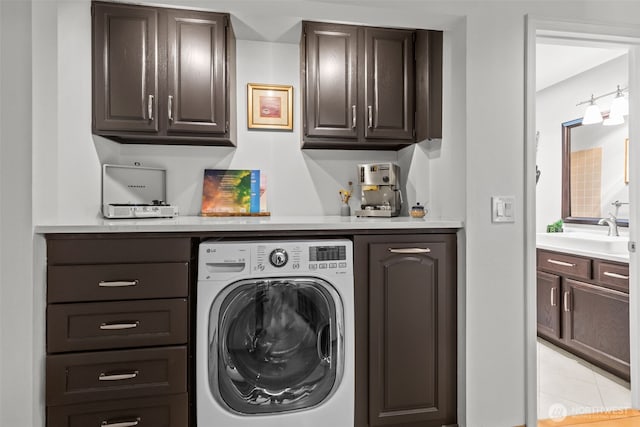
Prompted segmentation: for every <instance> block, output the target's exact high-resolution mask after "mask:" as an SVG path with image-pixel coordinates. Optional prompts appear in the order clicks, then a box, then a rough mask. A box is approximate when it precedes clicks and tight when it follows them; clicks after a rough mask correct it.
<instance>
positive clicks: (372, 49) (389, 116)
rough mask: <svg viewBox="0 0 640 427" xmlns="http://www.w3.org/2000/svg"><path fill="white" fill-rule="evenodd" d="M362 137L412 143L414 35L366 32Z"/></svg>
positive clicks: (378, 29)
mask: <svg viewBox="0 0 640 427" xmlns="http://www.w3.org/2000/svg"><path fill="white" fill-rule="evenodd" d="M364 34H365V36H364V39H365V81H366V83H365V86H366V87H365V109H366V111H365V112H364V113H365V117H366V123H365V125H366V126H365V137H366V138H382V139H400V140H403V139H404V140H411V139H413V129H414V127H413V122H414V96H415V89H414V87H415V86H414V85H415V80H414V53H413V32H412V31H404V30H390V29H382V28H365V30H364Z"/></svg>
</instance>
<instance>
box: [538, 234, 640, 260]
mask: <svg viewBox="0 0 640 427" xmlns="http://www.w3.org/2000/svg"><path fill="white" fill-rule="evenodd" d="M628 242H629V236H628V235H624V236H616V237H612V236H606V235H604V234H603V233H593V232H584V231H580V230H566V231H565V232H563V233H537V234H536V247H537V248H538V249H546V250H549V251H555V252H564V253H568V254H574V255H582V256H586V257H590V258H600V259H606V260H609V261H617V262H623V263H628V262H629V252H628V251H627V244H628Z"/></svg>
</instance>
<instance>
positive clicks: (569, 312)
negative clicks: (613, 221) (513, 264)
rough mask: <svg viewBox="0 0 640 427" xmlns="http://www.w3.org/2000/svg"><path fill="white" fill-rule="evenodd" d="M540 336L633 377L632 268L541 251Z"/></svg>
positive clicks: (539, 279)
mask: <svg viewBox="0 0 640 427" xmlns="http://www.w3.org/2000/svg"><path fill="white" fill-rule="evenodd" d="M537 315H538V336H540V337H542V338H544V339H546V340H548V341H549V342H551V343H553V344H555V345H557V346H559V347H562V348H563V349H565V350H567V351H569V352H571V353H574V354H576V355H578V356H579V357H582V358H584V359H586V360H588V361H589V362H591V363H593V364H595V365H598V366H599V367H601V368H603V369H605V370H607V371H609V372H611V373H613V374H615V375H617V376H619V377H621V378H623V379H625V380H627V381H628V380H629V378H630V363H629V361H630V354H629V348H630V345H629V266H628V264H624V263H616V262H611V261H604V260H600V259H592V258H588V257H582V256H577V255H572V254H566V253H556V252H551V251H545V250H538V274H537Z"/></svg>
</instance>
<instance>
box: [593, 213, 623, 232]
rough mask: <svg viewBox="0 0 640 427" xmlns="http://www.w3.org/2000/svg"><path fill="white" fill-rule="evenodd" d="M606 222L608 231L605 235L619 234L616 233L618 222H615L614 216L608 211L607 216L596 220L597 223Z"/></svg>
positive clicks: (602, 223)
mask: <svg viewBox="0 0 640 427" xmlns="http://www.w3.org/2000/svg"><path fill="white" fill-rule="evenodd" d="M604 224H607V225H608V226H609V232H608V233H607V236H619V235H620V234H618V223H617V222H616V217H615V216H614V215H613V214H612V213H611V212H609V218H602V219H600V221H598V225H604Z"/></svg>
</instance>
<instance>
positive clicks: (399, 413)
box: [354, 234, 457, 427]
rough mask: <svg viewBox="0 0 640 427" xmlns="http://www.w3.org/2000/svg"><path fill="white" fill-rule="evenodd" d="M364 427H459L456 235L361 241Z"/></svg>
mask: <svg viewBox="0 0 640 427" xmlns="http://www.w3.org/2000/svg"><path fill="white" fill-rule="evenodd" d="M354 252H355V266H356V422H355V425H356V427H364V426H397V427H432V426H434V427H435V426H437V427H440V426H443V425H455V423H456V366H457V364H456V330H457V328H456V236H455V234H425V235H417V236H397V235H396V236H392V235H381V236H362V237H361V236H356V238H355V251H354Z"/></svg>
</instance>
